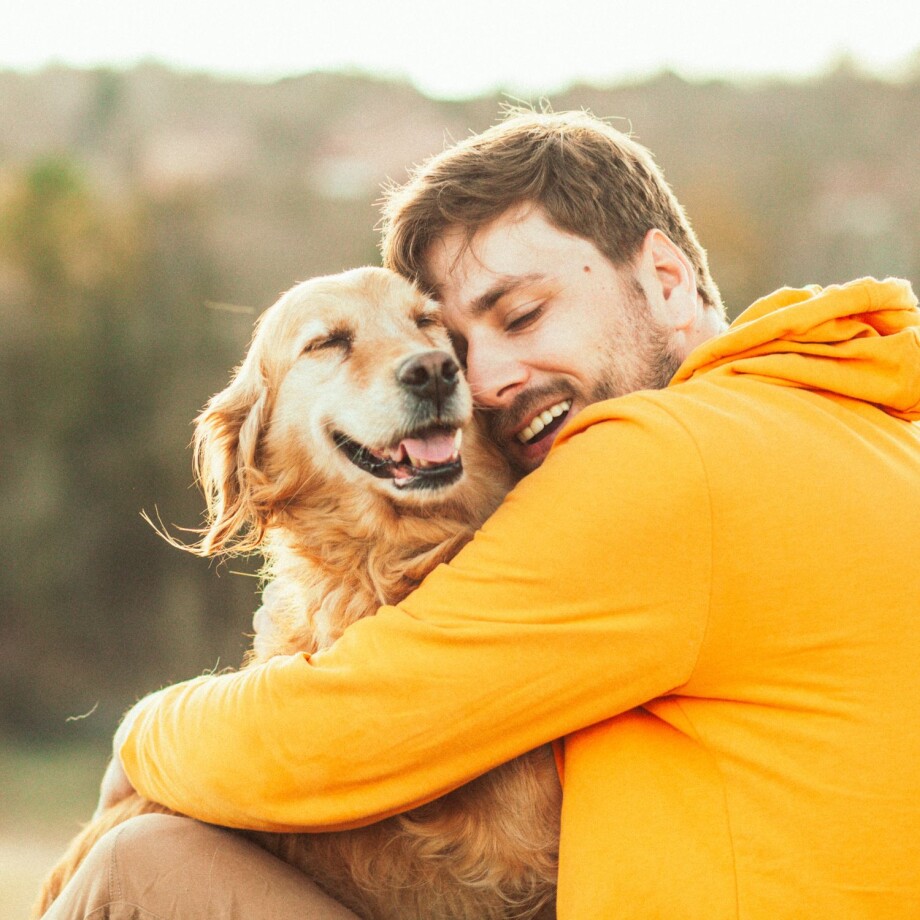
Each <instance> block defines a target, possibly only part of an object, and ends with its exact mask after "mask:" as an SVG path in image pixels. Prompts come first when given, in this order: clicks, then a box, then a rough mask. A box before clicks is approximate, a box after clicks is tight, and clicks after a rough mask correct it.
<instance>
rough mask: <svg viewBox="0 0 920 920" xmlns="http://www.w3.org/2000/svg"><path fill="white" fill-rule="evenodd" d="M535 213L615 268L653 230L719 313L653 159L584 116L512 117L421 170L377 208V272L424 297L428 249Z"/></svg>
mask: <svg viewBox="0 0 920 920" xmlns="http://www.w3.org/2000/svg"><path fill="white" fill-rule="evenodd" d="M528 201H530V202H533V203H534V204H536V205H538V206H539V207H541V208H542V209H543V211H544V213H545V214H546V216H547V217H548V219H549V220H550V222H551V223H552V224H553V225H554V226H555V227H556V228H557V229H559V230H562V231H565V232H568V233H573V234H575V235H577V236H580V237H582V238H584V239H587V240H589V241H590V242H592V243H594V245H595V246H596V247H597V248H598V249H599V250H600V252H602V253H603V254H604V255H605V256H606V257H607V258H608V259H609V260H610V261H611V263H613V264H614V265H615V266H617V267H621V266H622V265H624V264H626V263H627V262H628V261H630V260H631V259H632V258H633V256H634V255H635V254H636V253H637V252H638V250H639V247H640V246H641V244H642V241H643V240H644V239H645V235H646V233H647V232H648V231H649V230H651V229H659V230H661V231H663V232H664V233H665V234H667V236H668V237H670V238H671V240H672V241H673V242H674V243H676V244H677V245H678V246H679V247H680V248H681V249H682V250H683V251H684V253H685V254H686V255H687V257H688V258H689V259H690V261H691V262H692V264H693V267H694V269H695V270H696V283H697V290H698V291H699V293H700V295H701V296H702V298H703V300H704V301H705V302H706V303H707V304H709V305H711V306H714V307H716V308H717V309H719V310H720V311H723V310H724V308H723V306H722V299H721V297H720V295H719V289H718V288H717V287H716V285H715V282H714V281H713V280H712V277H711V275H710V274H709V265H708V263H707V261H706V253H705V251H704V250H703V248H702V246H700V244H699V242H698V240H697V238H696V235H695V234H694V232H693V230H692V228H691V227H690V222H689V221H688V219H687V216H686V214H685V213H684V209H683V208H682V207H681V205H680V204H679V202H678V201H677V199H676V198H675V197H674V193H673V192H672V191H671V189H670V188H669V186H668V184H667V182H666V181H665V179H664V176H663V175H662V173H661V171H660V170H659V169H658V167H657V166H656V165H655V162H654V160H653V159H652V156H651V154H650V153H649V152H648V151H647V150H646V149H645V148H644V147H642V146H641V145H640V144H637V143H636V142H635V141H633V140H632V139H630V138H629V137H627V136H626V135H625V134H622V133H621V132H619V131H617V130H615V129H614V128H612V127H611V126H610V125H608V124H607V123H606V122H604V121H601V120H600V119H598V118H595V117H594V116H592V115H589V114H587V113H585V112H560V113H553V112H531V111H525V112H522V111H519V110H517V111H513V112H511V113H510V114H509V116H508V117H506V118H505V119H504V120H503V121H500V122H499V123H498V124H496V125H493V126H492V127H491V128H489V129H488V130H487V131H484V132H483V133H482V134H478V135H474V136H472V137H469V138H467V139H466V140H464V141H461V142H460V143H458V144H456V145H455V146H453V147H450V148H448V149H446V150H444V151H443V152H442V153H439V154H437V155H435V156H433V157H431V158H430V159H429V160H427V161H426V162H425V163H423V164H422V165H421V166H419V167H418V168H417V169H416V170H415V172H414V173H413V175H412V176H411V178H410V179H409V181H408V182H407V183H406V184H405V185H403V186H401V187H393V188H390V189H389V190H388V191H387V192H386V195H385V199H384V205H383V220H382V229H383V240H382V244H381V248H382V252H383V262H384V264H385V265H386V266H387V267H389V268H392V269H394V270H395V271H397V272H399V273H400V274H402V275H404V276H405V277H407V278H410V279H412V280H413V281H415V282H417V283H419V284H420V285H421V286H422V287H423V288H424V289H426V290H428V291H431V290H432V283H431V279H429V278H428V277H426V274H425V257H426V255H427V251H428V248H429V246H430V245H431V243H432V242H433V241H434V240H436V239H438V238H439V237H441V236H442V235H443V234H444V233H445V232H446V231H447V230H448V229H455V228H460V229H461V230H463V231H464V233H465V235H466V239H467V241H470V240H471V239H472V238H473V236H474V235H475V234H476V232H477V231H478V230H479V229H481V228H482V227H484V226H486V225H487V224H489V223H491V222H492V221H493V220H495V219H496V218H498V217H500V216H501V215H502V214H504V213H505V212H506V211H507V210H508V209H509V208H512V207H514V206H515V205H519V204H522V203H524V202H528Z"/></svg>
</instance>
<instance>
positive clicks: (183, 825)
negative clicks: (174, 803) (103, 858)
mask: <svg viewBox="0 0 920 920" xmlns="http://www.w3.org/2000/svg"><path fill="white" fill-rule="evenodd" d="M220 833H221V832H220V831H218V830H217V829H216V828H213V827H210V826H209V825H207V824H201V823H200V822H199V821H196V820H194V819H193V818H186V817H183V816H181V815H163V814H149V815H137V816H136V817H133V818H129V819H128V820H127V821H125V822H124V823H123V824H121V825H119V826H118V827H115V828H113V829H112V830H111V831H109V832H108V833H107V834H106V835H105V837H103V840H105V841H106V844H107V847H106V848H107V849H111V850H113V851H114V854H115V860H116V862H117V863H118V866H119V868H120V869H122V870H124V871H129V869H130V866H131V865H134V864H137V865H143V866H145V867H148V868H149V867H150V866H152V865H153V864H157V863H169V864H170V865H176V866H182V865H186V866H187V865H189V864H190V863H194V862H195V861H196V859H200V858H202V857H203V856H204V855H205V853H208V854H210V852H211V851H213V847H214V845H215V840H214V838H215V836H216V835H219V834H220ZM110 836H111V837H112V838H113V839H112V841H111V842H109V841H108V840H107V838H109V837H110Z"/></svg>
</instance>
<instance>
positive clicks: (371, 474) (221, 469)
mask: <svg viewBox="0 0 920 920" xmlns="http://www.w3.org/2000/svg"><path fill="white" fill-rule="evenodd" d="M472 409H473V407H472V399H471V396H470V392H469V388H468V386H467V384H466V381H465V380H464V378H463V375H462V373H461V372H460V368H459V366H458V364H457V361H456V359H455V356H454V352H453V349H452V347H451V344H450V340H449V338H448V336H447V332H446V330H445V329H444V327H443V326H442V324H441V321H440V317H439V314H438V309H437V305H436V304H435V303H433V302H432V301H430V300H428V299H426V298H425V297H424V296H423V295H422V294H420V293H419V292H418V290H417V289H416V288H415V287H413V286H412V285H411V284H409V282H407V281H405V280H404V279H402V278H401V277H399V276H398V275H396V274H394V273H392V272H389V271H386V270H384V269H378V268H361V269H354V270H353V271H350V272H345V273H343V274H341V275H334V276H328V277H323V278H316V279H313V280H312V281H307V282H305V283H303V284H300V285H298V286H297V287H295V288H293V289H292V290H290V291H289V292H288V293H286V294H285V295H283V296H282V297H281V299H280V300H279V301H278V302H277V303H276V304H274V305H273V306H272V307H270V308H269V309H268V310H267V311H266V312H265V313H264V314H263V316H262V317H261V318H260V320H259V322H258V324H257V326H256V331H255V334H254V336H253V340H252V343H251V345H250V348H249V351H248V353H247V355H246V358H245V360H244V361H243V363H242V365H241V366H240V367H239V368H238V370H237V371H236V373H235V375H234V377H233V379H232V380H231V382H230V384H229V386H228V387H227V388H226V389H225V390H223V391H222V392H220V393H218V394H217V395H216V396H215V397H214V398H213V399H212V400H211V401H210V402H209V403H208V405H207V406H206V407H205V409H204V411H203V412H202V414H201V415H200V416H199V418H198V420H197V428H196V437H195V441H196V458H197V465H198V472H199V477H200V479H201V481H202V484H203V486H204V489H205V492H206V495H207V496H208V504H209V512H210V515H209V516H210V526H209V529H208V530H207V532H206V534H205V537H204V539H203V540H202V543H201V551H202V552H204V553H208V554H210V553H219V552H225V551H227V550H228V549H230V548H233V549H236V550H238V551H245V550H249V549H254V548H256V547H258V546H259V545H260V543H261V540H262V536H263V535H264V533H265V530H266V529H267V528H268V527H270V526H272V525H273V524H277V523H278V521H279V515H283V514H285V513H287V512H288V511H289V510H290V509H291V508H292V507H303V506H305V505H309V503H310V502H311V501H312V502H313V506H314V507H322V508H324V509H326V510H329V509H330V508H331V507H332V506H334V505H335V504H336V501H337V499H338V498H340V497H344V496H346V495H347V496H350V497H352V498H351V501H352V504H354V498H353V496H356V495H360V496H363V499H362V500H364V501H370V502H386V503H388V504H389V505H391V506H394V507H396V508H398V509H400V511H401V512H402V513H417V512H418V511H419V509H422V510H423V511H426V512H427V511H429V510H431V511H434V510H435V509H436V508H438V507H439V506H444V505H445V504H446V503H448V502H453V503H454V504H456V503H457V502H458V501H459V502H461V503H463V502H465V503H466V504H467V506H469V505H470V504H471V499H470V498H469V497H468V496H464V494H463V493H464V490H467V491H469V490H471V489H473V488H478V489H480V491H481V490H482V488H483V485H484V483H483V481H482V478H481V477H480V479H479V481H478V482H477V481H476V477H475V475H474V476H472V477H471V476H470V475H469V472H470V470H469V467H470V466H471V459H472V458H475V457H479V458H482V457H483V452H484V451H488V450H489V449H488V448H487V447H486V446H485V445H484V443H483V439H482V438H481V437H480V436H479V434H478V431H477V430H475V428H473V427H471V425H470V422H471V419H472ZM464 436H466V441H467V443H466V444H463V443H462V442H463V439H464ZM490 463H491V464H492V466H493V469H494V466H495V463H496V457H495V455H494V452H490ZM464 464H466V467H467V469H464ZM499 465H500V467H501V466H503V465H502V464H501V463H500V462H499ZM496 478H497V480H498V488H499V489H504V488H506V487H507V484H508V481H507V479H506V478H505V473H504V472H500V473H499V474H498V476H497V477H496ZM486 488H487V491H491V492H493V493H494V492H495V489H496V486H492V487H491V489H489V487H488V486H486ZM490 499H491V497H490ZM490 499H486V501H489V500H490ZM481 503H482V502H481V500H480V501H479V504H480V505H481ZM491 504H493V505H494V499H492V500H491Z"/></svg>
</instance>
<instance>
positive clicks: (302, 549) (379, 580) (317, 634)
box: [258, 496, 480, 658]
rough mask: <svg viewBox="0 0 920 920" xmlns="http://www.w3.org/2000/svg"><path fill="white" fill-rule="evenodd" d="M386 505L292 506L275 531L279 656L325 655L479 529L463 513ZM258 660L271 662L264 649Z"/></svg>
mask: <svg viewBox="0 0 920 920" xmlns="http://www.w3.org/2000/svg"><path fill="white" fill-rule="evenodd" d="M370 501H376V502H378V504H377V505H376V506H375V507H373V508H371V507H369V505H368V504H367V503H368V502H370ZM380 501H381V499H380V498H379V497H378V496H369V497H368V496H364V497H363V501H362V502H354V503H353V504H352V505H350V506H348V507H345V506H344V505H343V503H342V502H341V501H339V500H330V501H327V502H326V503H319V504H318V503H316V502H315V500H314V501H311V502H310V503H309V505H303V506H297V505H292V506H289V507H288V508H287V509H286V510H285V513H284V517H283V519H281V520H279V521H278V522H277V523H276V525H275V526H273V527H272V528H270V530H269V532H268V534H267V539H266V542H265V547H264V549H265V554H266V558H267V563H268V564H267V566H266V574H267V575H268V576H269V577H270V578H271V579H272V580H273V582H274V585H273V596H274V598H276V600H274V601H273V604H272V609H271V610H270V611H269V612H270V615H271V618H272V620H273V621H279V620H283V624H284V626H283V629H282V630H280V632H281V633H282V634H283V635H284V637H285V638H284V646H283V647H279V648H276V649H273V650H272V653H273V654H290V653H291V652H292V651H315V650H317V649H319V648H324V647H326V646H328V645H330V644H332V642H334V641H335V640H336V639H337V638H338V637H339V636H340V635H341V633H342V632H343V631H344V629H345V628H346V627H347V626H349V625H350V624H351V623H354V622H355V621H357V620H359V619H362V618H363V617H366V616H371V615H372V614H374V613H376V611H377V609H378V608H379V607H380V606H382V605H386V604H394V603H397V602H398V601H400V600H402V598H404V597H405V596H406V595H407V594H408V593H409V592H410V591H411V590H412V589H413V588H415V587H416V586H417V585H418V584H419V583H420V582H421V580H422V579H423V578H424V577H425V575H427V574H428V572H430V571H431V570H432V569H433V568H435V566H437V565H438V564H439V563H441V562H445V561H447V560H448V559H450V558H451V557H452V556H453V555H454V554H456V552H457V551H458V550H459V549H460V548H461V547H462V546H463V545H464V544H465V543H466V542H467V541H468V540H469V539H470V538H471V537H472V535H473V533H474V531H475V528H476V526H478V524H479V523H480V521H479V519H478V518H476V519H475V520H474V519H473V515H472V513H471V512H470V511H469V510H468V509H467V510H464V509H462V507H454V508H450V507H439V508H437V509H424V508H420V509H418V510H414V511H406V510H405V509H398V508H396V507H395V506H393V505H392V504H389V503H387V504H380ZM276 608H277V609H276ZM258 657H260V658H264V657H269V655H267V654H266V652H265V650H264V649H263V650H262V652H261V653H260V654H259V656H258Z"/></svg>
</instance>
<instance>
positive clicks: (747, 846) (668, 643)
mask: <svg viewBox="0 0 920 920" xmlns="http://www.w3.org/2000/svg"><path fill="white" fill-rule="evenodd" d="M384 252H385V260H386V261H387V262H388V263H389V264H390V265H392V266H394V267H395V268H397V269H398V270H399V271H401V272H403V273H405V274H407V275H408V276H410V277H413V278H415V279H417V280H418V281H419V282H420V283H421V284H422V285H423V286H424V287H426V288H428V289H429V290H431V291H432V292H433V293H435V294H436V295H437V296H438V297H439V298H440V299H441V300H442V302H443V304H444V311H445V319H446V322H447V323H448V325H449V327H450V329H451V330H452V332H453V335H454V339H455V342H456V345H457V349H458V352H459V354H460V356H461V358H462V359H463V360H464V363H465V365H466V370H467V374H468V376H469V379H470V381H471V383H472V385H473V388H474V392H475V393H476V396H477V399H478V400H479V402H480V404H481V405H482V406H483V407H485V408H486V409H488V410H491V411H489V418H490V420H491V425H492V431H493V434H494V436H495V438H496V439H497V440H498V442H499V443H500V444H502V445H503V446H504V448H505V450H506V452H507V453H508V455H509V457H511V459H512V460H513V462H514V463H515V464H516V465H517V467H518V468H519V469H520V470H521V471H522V472H525V473H528V472H529V473H530V475H527V476H526V477H525V478H524V479H522V481H521V482H520V483H519V485H518V486H517V488H516V489H515V490H514V491H513V492H512V493H511V495H510V496H509V498H508V499H507V500H506V502H505V503H504V505H503V506H502V507H501V508H500V509H499V511H498V512H497V513H496V514H495V515H494V517H493V518H492V519H490V521H489V522H487V524H486V525H485V526H484V527H483V529H482V531H481V533H480V534H479V535H477V537H476V539H475V540H474V541H473V542H472V543H471V544H470V545H469V546H468V547H466V548H465V549H464V550H463V551H462V552H461V553H460V554H459V555H458V557H457V558H456V559H455V560H454V562H453V563H451V565H449V566H445V567H441V568H440V569H438V570H437V571H436V572H435V573H433V574H432V575H431V576H430V577H429V578H428V579H427V580H426V581H425V583H424V584H423V585H422V586H421V587H420V588H419V589H418V590H417V591H416V592H414V593H413V594H412V595H411V596H410V597H409V598H407V599H406V601H405V602H404V603H402V604H400V605H399V606H398V607H393V608H386V609H385V610H384V611H382V612H381V614H380V615H378V616H377V617H374V618H371V619H368V620H365V621H362V622H360V623H358V624H356V626H354V627H352V628H350V629H349V630H348V632H347V633H346V635H345V636H344V637H343V639H342V640H340V641H339V643H337V645H336V646H335V647H334V648H332V649H330V650H329V651H328V652H325V653H322V654H320V655H317V656H314V657H313V658H312V659H311V660H307V659H304V658H303V657H295V658H292V659H281V660H275V661H272V662H270V663H269V664H268V665H266V666H264V667H262V668H260V669H258V671H244V672H241V673H239V674H229V675H221V676H208V677H204V678H199V679H197V680H194V681H190V682H188V683H186V684H181V685H178V686H176V687H172V688H168V689H167V690H165V691H161V692H160V693H159V694H156V695H154V696H153V697H150V698H148V699H147V700H145V701H142V702H141V703H140V704H139V705H138V707H136V708H135V710H134V711H133V712H132V714H131V715H130V717H129V719H128V720H126V722H125V725H124V726H123V727H122V729H121V730H120V731H119V735H118V737H117V740H116V752H117V754H118V757H116V759H115V761H114V766H113V768H112V770H111V771H110V775H109V777H108V789H109V791H108V792H107V793H106V797H107V798H109V799H113V798H116V797H117V796H118V794H119V789H123V788H125V785H124V778H123V777H122V776H121V775H120V766H119V758H120V762H121V763H123V765H124V769H125V771H126V773H127V776H128V777H130V782H131V783H132V784H133V785H134V786H136V787H137V788H138V789H139V790H140V791H141V792H142V793H143V794H145V795H147V796H149V797H151V798H154V799H156V800H158V801H161V802H164V803H166V804H168V805H170V806H172V807H174V808H176V809H178V810H180V811H182V812H185V813H188V814H191V815H194V816H195V817H198V818H201V819H203V820H205V821H210V822H214V823H217V824H227V825H231V826H247V827H263V828H267V829H272V828H274V829H288V828H292V827H297V828H305V829H309V830H322V829H328V828H334V827H336V826H342V825H347V824H350V823H354V822H367V821H372V820H374V819H376V818H380V817H382V816H384V815H387V814H391V813H393V812H395V811H399V810H402V809H405V808H408V807H411V806H413V805H416V804H418V803H419V802H420V801H424V800H425V799H428V798H431V797H434V796H436V795H439V794H441V793H443V792H445V791H447V790H448V789H451V788H453V787H455V786H457V785H459V784H462V783H464V782H466V781H467V780H469V779H471V778H472V777H474V776H476V775H478V774H479V773H481V772H483V771H484V770H487V769H489V768H490V767H492V766H494V765H495V764H497V763H500V762H502V761H504V760H507V759H509V758H511V757H514V756H516V755H518V754H520V753H522V752H524V751H526V750H528V749H530V748H532V747H535V746H536V745H538V744H541V743H544V742H547V741H549V740H552V739H555V738H563V739H564V775H563V790H564V801H563V815H562V837H561V849H560V875H559V895H558V916H559V917H560V918H577V920H582V918H588V917H591V918H594V917H597V918H617V917H639V918H659V917H660V918H668V920H673V918H682V920H688V918H701V920H703V918H705V920H718V918H744V920H779V918H793V917H796V918H797V917H810V918H828V920H829V918H840V917H847V918H859V917H865V918H873V920H879V918H896V917H897V918H904V917H908V916H914V915H920V869H918V866H920V855H918V854H920V799H918V797H917V792H916V791H917V789H918V788H920V733H918V732H916V731H914V730H913V726H914V725H915V724H916V722H917V717H918V716H920V702H918V701H920V668H917V666H916V662H917V660H918V656H920V633H918V631H917V629H916V627H915V620H916V618H917V615H918V613H920V567H918V566H917V564H916V560H917V558H918V553H920V526H918V525H920V488H918V485H920V478H918V476H920V426H918V425H916V424H914V422H916V420H918V419H920V313H918V310H917V307H916V298H914V297H913V295H912V294H911V293H910V290H909V287H908V286H907V285H906V284H905V283H903V282H896V281H888V282H884V283H878V282H874V281H869V280H865V281H861V282H855V283H853V284H851V285H847V286H844V287H839V288H829V289H827V290H824V291H822V290H820V289H817V288H810V289H807V290H802V291H796V290H784V291H781V292H779V293H777V294H775V295H773V296H772V297H769V298H766V299H764V300H762V301H758V302H757V303H756V304H754V306H752V307H751V308H750V309H749V310H748V311H747V312H745V313H744V314H743V315H742V316H741V317H740V318H739V320H737V321H736V322H735V323H734V324H733V325H732V326H731V327H730V328H729V329H727V330H726V329H725V328H724V320H723V313H722V308H721V303H720V298H719V294H718V291H717V289H716V288H715V285H714V284H713V283H712V280H711V278H710V277H709V271H708V268H707V265H706V260H705V256H704V254H703V252H702V250H701V248H700V247H699V245H698V243H697V241H696V239H695V237H694V235H693V233H692V231H691V229H690V227H689V224H688V223H687V221H686V218H685V217H684V214H683V212H682V210H681V208H680V206H679V205H678V204H677V202H676V201H675V200H674V198H673V196H672V195H671V193H670V191H669V190H668V188H667V186H666V185H665V183H664V180H663V179H662V177H661V176H660V174H659V172H658V170H657V169H656V167H655V166H654V164H653V163H652V162H651V159H650V157H649V156H648V154H647V153H646V152H645V151H644V150H642V148H640V147H638V146H637V145H635V144H634V143H632V142H630V141H629V140H628V139H626V138H625V137H623V136H622V135H619V134H618V133H617V132H615V131H613V130H611V129H610V128H608V127H607V126H606V125H604V124H602V123H599V122H597V121H595V120H593V119H590V118H588V117H586V116H582V115H523V116H519V117H516V118H514V119H511V120H509V121H506V122H504V123H502V124H500V125H498V126H496V127H495V128H493V129H491V130H490V131H487V132H485V133H484V134H483V135H480V136H478V137H475V138H471V139H469V140H468V141H465V142H463V143H462V144H460V145H458V146H457V147H455V148H453V149H451V150H448V151H446V152H445V153H444V154H442V155H440V156H439V157H436V158H434V160H433V161H431V162H430V163H429V164H427V165H426V166H424V167H423V168H422V169H421V170H420V172H419V173H418V174H417V175H416V176H415V177H414V178H413V180H412V181H411V182H410V183H409V184H408V185H407V187H406V188H405V189H404V190H402V191H401V192H398V193H396V194H394V195H393V196H392V197H391V200H390V203H389V205H388V208H387V214H386V228H385V244H384ZM672 377H673V379H672ZM669 380H670V381H671V382H670V385H668V386H665V385H666V384H667V383H668V381H669ZM551 448H552V449H551ZM394 674H396V675H398V680H394V679H393V675H394ZM445 688H449V692H446V691H445ZM231 714H232V715H231ZM279 725H283V726H284V732H285V734H286V736H287V738H288V739H289V741H290V743H289V744H287V745H285V751H284V753H281V752H279V750H278V748H277V746H276V745H274V744H272V743H270V739H271V738H272V737H273V736H275V735H276V733H277V731H278V729H277V726H279ZM317 916H319V914H317Z"/></svg>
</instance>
